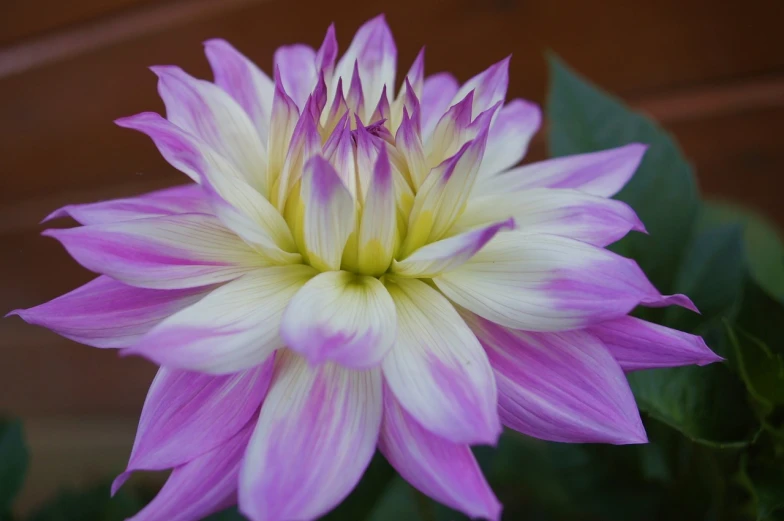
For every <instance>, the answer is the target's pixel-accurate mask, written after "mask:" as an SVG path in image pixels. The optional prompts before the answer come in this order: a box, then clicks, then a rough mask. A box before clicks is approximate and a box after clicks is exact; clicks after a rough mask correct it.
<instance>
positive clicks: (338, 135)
mask: <svg viewBox="0 0 784 521" xmlns="http://www.w3.org/2000/svg"><path fill="white" fill-rule="evenodd" d="M324 157H325V158H326V159H327V161H329V163H330V164H331V165H332V166H333V167H334V168H335V172H337V174H338V177H340V180H341V181H342V182H343V185H344V186H345V187H346V188H347V189H348V191H349V193H351V197H352V198H354V199H356V198H357V197H358V195H357V165H356V161H355V160H354V139H353V138H352V137H351V126H350V125H349V122H348V113H347V112H346V113H344V114H343V117H342V118H341V119H340V122H339V123H338V124H337V126H336V127H335V130H334V131H333V132H332V135H330V136H329V139H328V140H327V142H326V143H325V144H324Z"/></svg>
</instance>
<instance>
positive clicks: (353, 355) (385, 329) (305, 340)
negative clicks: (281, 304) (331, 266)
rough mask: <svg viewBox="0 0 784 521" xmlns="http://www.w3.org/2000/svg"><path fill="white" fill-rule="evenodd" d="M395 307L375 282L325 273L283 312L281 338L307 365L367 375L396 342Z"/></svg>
mask: <svg viewBox="0 0 784 521" xmlns="http://www.w3.org/2000/svg"><path fill="white" fill-rule="evenodd" d="M395 327H396V323H395V303H394V302H392V299H391V297H390V296H389V292H387V290H386V288H385V287H384V285H383V284H381V282H379V280H378V279H376V278H375V277H366V276H362V275H355V274H353V273H349V272H347V271H327V272H324V273H320V274H319V275H317V276H316V277H314V278H312V279H311V280H310V281H308V282H307V283H306V284H305V286H303V287H302V289H300V290H299V291H298V292H297V294H296V295H295V296H294V298H293V299H292V300H291V302H290V303H289V305H288V307H287V308H286V312H285V313H284V314H283V323H282V325H281V336H282V337H283V340H284V341H285V343H286V345H287V346H288V347H289V348H291V349H293V350H294V351H297V352H298V353H300V354H301V355H302V356H304V357H305V358H306V359H307V360H308V362H310V363H311V364H321V363H323V362H326V361H334V362H336V363H338V364H340V365H341V366H343V367H348V368H352V369H367V368H369V367H373V366H376V365H378V364H379V363H381V360H382V359H383V358H384V355H386V354H387V352H388V351H389V350H390V349H391V348H392V344H393V343H394V341H395Z"/></svg>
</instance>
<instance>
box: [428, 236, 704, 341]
mask: <svg viewBox="0 0 784 521" xmlns="http://www.w3.org/2000/svg"><path fill="white" fill-rule="evenodd" d="M433 282H435V284H436V286H438V288H439V289H440V290H441V291H442V292H443V293H444V295H446V296H447V297H448V298H449V299H450V300H452V301H454V302H455V303H457V304H459V305H460V306H462V307H464V308H466V309H468V310H469V311H472V312H474V313H476V314H477V315H479V316H481V317H483V318H485V319H487V320H492V321H493V322H496V323H498V324H501V325H504V326H507V327H513V328H519V329H525V330H528V331H560V330H567V329H579V328H582V327H586V326H589V325H592V324H595V323H597V322H601V321H604V320H612V319H614V318H619V317H622V316H624V315H626V314H627V313H629V312H630V311H631V310H632V309H634V308H635V307H636V306H637V305H638V304H642V305H648V306H651V305H652V306H660V305H668V304H671V303H680V304H681V305H687V306H688V305H691V302H690V301H688V299H686V297H683V296H682V295H679V296H675V297H674V299H673V297H662V296H661V295H660V294H659V292H658V291H656V288H654V287H653V285H652V284H651V283H650V282H649V281H648V279H647V278H646V277H645V274H644V273H643V272H642V270H641V269H640V267H639V266H638V265H637V263H636V262H634V261H633V260H631V259H626V258H624V257H621V256H619V255H616V254H614V253H612V252H609V251H607V250H604V249H602V248H597V247H595V246H591V245H589V244H585V243H583V242H579V241H575V240H573V239H566V238H563V237H557V236H554V235H525V234H520V233H517V232H507V233H502V234H498V235H496V237H495V238H494V239H493V240H492V241H490V242H489V243H488V244H487V245H486V246H485V247H484V248H482V250H480V251H479V253H477V254H476V255H474V257H472V258H471V259H470V260H469V261H468V262H466V263H465V264H463V265H462V266H460V267H459V268H457V269H456V270H453V271H450V272H447V273H444V274H443V275H440V276H438V277H436V278H434V279H433ZM673 300H674V301H673Z"/></svg>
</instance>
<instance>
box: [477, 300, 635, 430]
mask: <svg viewBox="0 0 784 521" xmlns="http://www.w3.org/2000/svg"><path fill="white" fill-rule="evenodd" d="M463 318H465V320H466V322H467V323H468V324H469V325H470V326H471V328H472V329H473V330H474V333H476V335H477V338H479V341H480V342H481V343H482V345H483V346H484V348H485V350H486V351H487V355H488V356H489V357H490V363H491V364H492V366H493V370H494V371H495V377H496V381H497V382H498V408H499V411H500V413H501V421H503V422H504V425H506V426H507V427H511V428H512V429H515V430H517V431H520V432H522V433H523V434H526V435H528V436H534V437H536V438H541V439H545V440H550V441H561V442H569V443H613V444H625V443H645V442H646V441H647V438H646V436H645V429H644V428H643V425H642V421H641V420H640V413H639V411H638V410H637V405H636V403H635V401H634V395H632V391H631V389H630V388H629V384H628V382H627V381H626V377H625V376H624V374H623V371H622V370H621V368H620V366H619V365H618V363H617V362H616V361H615V359H613V357H612V355H611V354H610V352H609V351H608V350H607V349H606V348H605V347H604V346H603V345H602V344H601V343H600V342H598V341H597V340H596V339H595V338H593V337H591V335H589V334H587V333H585V332H584V331H561V332H558V333H532V332H528V331H520V330H514V329H507V328H505V327H502V326H499V325H498V324H494V323H492V322H490V321H488V320H484V319H481V318H479V317H478V316H476V315H472V314H470V313H465V314H464V315H463Z"/></svg>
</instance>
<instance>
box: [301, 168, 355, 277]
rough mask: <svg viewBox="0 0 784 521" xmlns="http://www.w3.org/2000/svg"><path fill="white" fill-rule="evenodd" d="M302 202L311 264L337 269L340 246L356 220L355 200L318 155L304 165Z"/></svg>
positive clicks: (326, 268)
mask: <svg viewBox="0 0 784 521" xmlns="http://www.w3.org/2000/svg"><path fill="white" fill-rule="evenodd" d="M302 201H303V203H304V205H305V220H304V238H305V245H306V247H307V250H308V258H309V259H310V263H311V265H312V266H314V267H315V268H316V269H318V270H320V271H334V270H338V269H340V259H341V257H342V255H343V248H344V246H345V245H346V241H347V240H348V236H349V235H351V233H352V232H353V231H354V226H355V223H356V212H355V211H354V200H353V198H352V197H351V193H350V192H349V191H348V190H347V189H346V187H345V186H343V183H342V182H341V181H340V178H339V177H338V174H337V173H336V172H335V169H334V168H332V165H330V164H329V163H328V162H327V160H326V159H324V158H322V157H321V156H314V157H313V158H312V159H311V160H310V161H309V162H308V163H307V165H306V166H305V174H304V176H303V178H302Z"/></svg>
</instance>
